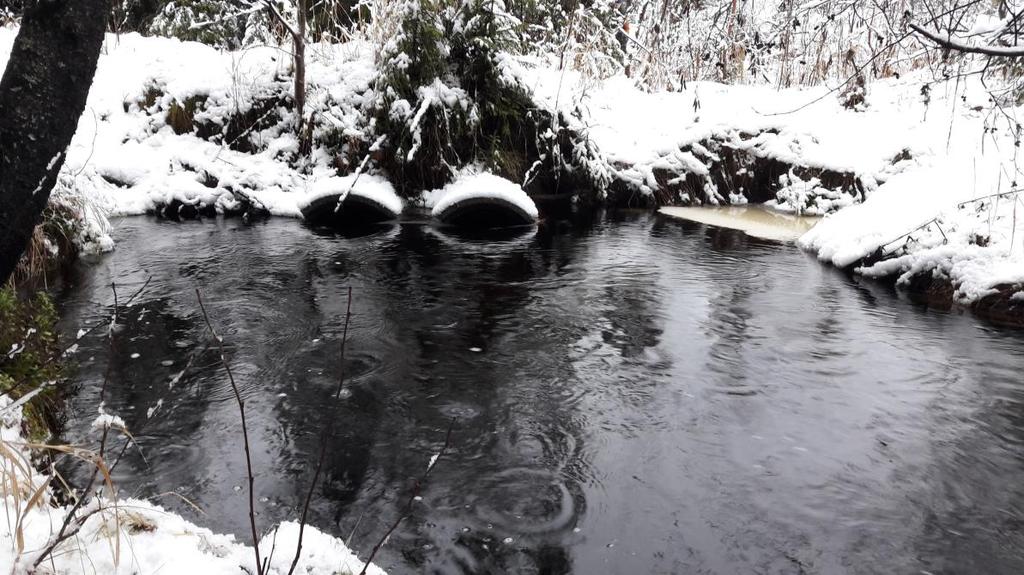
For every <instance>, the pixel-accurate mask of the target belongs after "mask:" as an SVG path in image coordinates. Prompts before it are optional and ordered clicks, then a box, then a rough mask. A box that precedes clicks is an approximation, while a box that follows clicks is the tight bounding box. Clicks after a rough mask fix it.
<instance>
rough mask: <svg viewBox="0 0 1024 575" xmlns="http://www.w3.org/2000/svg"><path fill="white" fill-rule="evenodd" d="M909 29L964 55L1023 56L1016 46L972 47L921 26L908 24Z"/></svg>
mask: <svg viewBox="0 0 1024 575" xmlns="http://www.w3.org/2000/svg"><path fill="white" fill-rule="evenodd" d="M910 29H911V30H913V31H914V32H917V33H918V34H920V35H922V36H924V37H925V38H928V39H929V40H931V41H932V42H935V43H936V44H938V45H939V46H942V47H943V48H948V49H949V50H953V51H954V52H963V53H965V54H982V55H984V56H993V57H996V58H1020V57H1021V56H1024V48H1021V47H1018V46H973V45H971V44H965V43H963V42H960V41H959V40H954V39H953V35H952V34H951V33H950V34H947V35H945V36H941V35H939V33H937V32H933V31H931V30H928V29H926V28H924V27H922V26H919V25H917V24H914V23H913V22H911V23H910Z"/></svg>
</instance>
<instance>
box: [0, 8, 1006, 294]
mask: <svg viewBox="0 0 1024 575" xmlns="http://www.w3.org/2000/svg"><path fill="white" fill-rule="evenodd" d="M15 33H16V31H15V30H13V29H10V28H3V29H0V66H2V65H5V64H6V61H5V60H6V56H7V53H8V52H9V50H10V45H11V43H12V42H13V38H14V35H15ZM287 60H288V58H286V57H285V55H284V54H283V53H282V52H281V51H280V50H278V49H276V48H273V47H257V48H249V49H245V50H242V51H238V52H225V51H219V50H216V49H214V48H210V47H208V46H203V45H200V44H195V43H187V42H180V41H178V40H174V39H165V38H143V37H140V36H138V35H134V34H127V35H123V36H120V37H114V36H109V37H108V39H107V42H106V45H105V47H104V53H103V56H102V57H101V59H100V65H99V70H98V72H97V77H96V81H95V83H94V86H93V89H92V92H91V94H90V98H89V104H88V108H87V110H86V112H85V114H84V115H83V117H82V120H81V122H80V125H79V131H78V133H77V135H76V138H75V140H74V142H73V144H72V147H71V150H70V151H69V155H68V161H67V164H66V166H65V168H64V171H63V178H62V180H63V181H64V184H62V186H61V187H62V188H65V189H74V190H75V191H76V192H80V193H83V194H87V195H88V197H89V199H90V200H91V202H92V203H93V204H96V205H100V206H103V208H104V209H105V210H106V211H107V212H108V213H109V214H115V215H116V214H138V213H143V212H145V211H147V210H152V209H154V208H155V207H156V206H160V205H165V204H167V203H169V202H170V201H171V200H173V199H177V200H179V201H182V202H184V203H198V202H203V203H205V204H208V205H213V206H217V207H219V208H230V207H232V206H233V205H235V204H236V203H237V202H238V198H239V197H243V198H251V199H252V200H254V201H255V202H257V203H258V204H261V205H262V206H264V207H266V208H267V209H268V210H269V211H270V212H271V213H272V214H276V215H283V216H298V215H299V206H300V203H301V202H302V201H303V200H304V199H308V198H309V197H311V194H313V195H315V194H317V193H318V191H321V190H323V189H325V186H327V187H331V186H330V185H328V184H330V183H331V182H335V183H337V181H338V180H336V179H332V178H336V177H337V176H338V173H337V170H336V168H335V165H336V161H337V158H332V157H330V155H329V154H328V153H327V152H326V151H325V150H324V149H321V148H314V150H313V152H312V155H311V159H310V160H309V161H308V162H307V163H305V164H303V165H302V166H300V167H299V169H296V168H295V167H294V166H293V165H290V163H289V162H288V161H287V159H288V157H289V156H290V155H291V154H292V153H293V152H294V151H296V150H297V149H298V145H299V144H298V141H297V139H296V137H295V136H294V133H293V130H291V129H289V127H290V125H289V121H293V119H291V116H290V111H289V110H288V109H286V106H280V107H279V108H278V109H276V110H273V112H274V114H276V115H277V116H278V117H279V118H280V120H279V121H277V122H274V123H273V124H272V125H270V126H269V127H266V128H265V129H263V130H256V129H254V130H252V131H251V132H247V133H245V134H244V135H243V136H242V137H245V138H249V139H251V140H252V141H253V142H254V147H255V151H254V152H253V153H242V152H239V151H235V150H232V149H231V148H230V147H229V146H228V145H226V144H224V143H215V142H213V141H208V140H207V139H203V138H200V137H197V136H195V135H192V134H183V135H178V134H175V133H174V130H173V129H172V126H170V125H168V121H167V110H169V109H170V108H171V107H172V106H173V105H174V103H175V102H177V103H183V102H187V101H188V100H189V99H190V98H192V97H194V96H201V97H202V98H205V105H204V106H203V108H202V110H201V111H200V112H199V113H198V114H197V115H196V121H197V122H210V123H212V124H214V125H215V124H217V123H223V122H225V121H226V119H227V118H229V117H231V116H232V114H236V115H237V113H238V112H240V111H246V110H248V109H249V108H251V107H252V106H254V105H255V104H254V102H255V101H256V100H257V99H258V98H259V96H260V95H261V94H262V95H264V96H265V95H266V94H267V93H270V92H273V91H274V90H277V92H278V93H280V92H281V83H282V77H283V76H286V75H287V71H288V62H287ZM502 65H503V74H504V76H505V77H506V78H508V79H510V80H513V81H518V82H520V83H521V84H522V85H524V86H525V87H527V88H528V89H529V90H531V91H532V92H533V94H534V97H535V100H536V101H537V102H538V103H539V104H541V105H542V106H545V107H547V108H549V109H550V110H552V111H555V110H557V111H560V112H561V113H562V114H563V116H564V117H566V118H568V119H569V121H570V122H572V123H573V124H574V128H576V129H578V130H580V131H581V132H582V133H584V134H585V135H586V137H587V138H588V140H589V143H590V144H592V145H593V146H594V148H595V149H596V150H598V157H597V158H596V159H593V158H591V159H590V160H589V161H590V162H592V163H594V164H596V165H592V166H590V169H591V171H593V172H595V173H606V174H607V176H608V179H609V181H613V180H614V181H618V182H622V183H625V185H627V186H629V187H631V188H632V189H635V190H636V191H637V193H640V194H652V193H654V192H655V191H656V188H657V187H658V186H660V185H663V183H659V181H658V178H657V177H656V172H658V170H662V171H665V170H667V171H669V172H671V173H675V174H682V175H684V176H685V175H686V174H694V175H697V176H700V175H706V174H705V172H707V170H708V166H707V158H709V157H715V153H714V152H713V151H710V150H707V149H705V148H703V146H702V145H701V142H706V141H708V139H709V138H714V139H716V141H720V142H725V143H726V144H727V145H728V146H730V147H733V148H736V149H741V150H745V151H746V152H748V153H750V154H752V155H754V156H757V157H761V158H769V159H771V160H773V161H775V160H777V161H778V162H781V163H782V164H785V165H788V166H795V167H801V168H810V169H820V170H831V171H833V172H838V173H843V174H851V175H852V176H855V178H856V181H857V183H858V187H857V191H856V192H854V193H837V192H836V190H832V189H827V188H826V187H825V186H823V185H822V183H821V182H820V181H818V179H817V178H816V177H808V176H807V175H806V174H804V175H803V176H800V175H799V174H796V173H794V172H793V171H792V170H791V171H790V173H789V174H786V175H784V176H783V177H782V181H781V183H780V189H779V190H778V192H777V193H776V194H775V200H774V202H771V203H772V204H773V205H774V206H775V207H776V208H778V209H781V210H788V211H794V210H805V211H808V212H810V213H819V214H824V213H827V214H829V215H828V216H827V217H826V218H825V219H824V220H823V221H822V222H821V223H820V224H819V225H818V226H817V227H815V228H814V229H813V230H812V231H811V232H809V233H808V234H806V235H805V236H804V237H803V238H802V239H801V240H800V244H801V245H802V246H803V247H804V248H805V249H808V250H811V251H813V252H815V253H816V254H818V256H819V257H820V258H821V259H822V260H824V261H827V262H829V263H831V264H834V265H837V266H841V267H847V266H857V265H860V264H861V263H862V262H864V260H865V258H869V259H868V260H867V261H869V262H877V260H878V259H879V257H878V256H884V257H882V258H881V260H882V261H880V262H878V263H873V265H866V266H862V267H861V268H860V269H859V271H860V272H862V273H864V274H866V275H870V276H882V275H892V274H896V275H900V276H902V278H903V280H907V279H909V277H910V275H912V274H917V273H922V272H924V273H935V274H938V275H939V276H941V277H943V278H945V279H948V280H949V281H951V282H952V283H953V284H954V285H955V286H956V287H957V292H956V297H957V299H959V301H961V302H963V303H970V302H972V301H975V300H977V299H978V298H980V297H983V296H984V295H986V294H988V293H991V292H992V290H993V288H994V287H995V286H997V285H1015V284H1019V283H1022V282H1024V233H1022V234H1020V235H1018V234H1017V229H1016V227H1017V226H1016V219H1017V218H1016V216H1017V210H1018V208H1022V209H1024V200H1022V199H1020V198H1018V197H1017V196H1016V195H1015V194H1008V195H1006V196H1002V197H996V198H991V199H987V200H982V201H978V199H979V198H985V197H987V196H991V195H993V194H998V193H1005V192H1009V191H1010V190H1013V189H1014V188H1015V187H1016V185H1017V179H1018V178H1017V176H1018V174H1021V170H1020V168H1021V166H1020V164H1019V159H1018V157H1017V150H1018V148H1017V146H1018V141H1017V138H1018V134H1017V132H1018V131H1019V128H1018V127H1017V124H1016V120H1015V118H1016V114H1017V112H1018V110H1017V108H1013V107H1002V108H999V107H997V106H995V105H994V103H993V102H992V101H990V99H989V97H988V94H987V92H986V91H985V90H984V89H983V87H982V85H981V83H980V80H979V79H978V76H976V75H975V76H967V77H964V78H953V79H949V80H945V81H938V82H935V81H933V75H932V73H931V71H928V70H921V71H918V72H916V73H911V74H904V75H903V76H901V77H898V78H895V77H894V78H890V79H886V80H876V81H873V82H872V83H871V84H870V85H869V86H868V94H867V106H866V108H864V109H862V110H857V111H855V110H849V109H845V108H843V107H842V106H841V105H840V103H839V98H838V97H837V93H838V92H839V90H838V89H837V90H830V89H829V87H818V88H806V89H800V88H794V89H787V90H776V89H774V88H773V87H770V86H753V85H722V84H716V83H709V82H693V83H690V84H688V85H687V86H686V87H685V88H684V89H683V90H681V91H677V92H662V93H647V92H644V91H642V90H639V89H637V88H636V87H634V85H633V83H632V81H631V80H630V79H629V78H626V77H624V76H616V77H612V78H608V79H605V80H595V79H593V78H585V77H583V76H581V75H580V74H578V73H576V72H566V71H559V70H558V69H557V68H556V67H554V66H552V65H550V64H549V63H546V62H544V61H541V60H538V59H536V58H528V57H519V58H513V57H507V58H504V59H503V64H502ZM376 69H377V63H376V62H375V50H374V47H373V46H372V45H370V44H368V43H366V42H361V41H353V42H349V43H346V44H336V45H328V44H318V45H314V46H311V48H310V50H309V69H308V72H307V75H308V79H309V85H310V89H309V92H310V94H309V102H308V104H307V108H308V109H315V110H318V114H321V115H322V117H323V118H324V119H326V120H327V122H328V123H329V125H330V126H332V128H331V129H332V134H331V135H332V136H333V137H335V138H343V139H344V138H351V139H352V140H353V141H356V140H361V141H363V142H368V141H371V140H372V138H373V137H374V135H373V134H370V133H368V132H369V131H370V130H371V128H370V126H371V125H372V122H371V121H370V118H367V117H366V110H367V109H368V108H367V106H366V104H367V103H368V102H369V101H370V100H371V99H372V98H374V97H375V95H374V93H373V82H374V78H375V75H376ZM154 87H155V88H156V90H153V88H154ZM147 96H148V97H149V98H147ZM320 129H322V127H321V128H320ZM321 135H323V134H321ZM357 160H358V158H357ZM352 167H353V166H352V164H351V163H349V169H351V168H352ZM371 171H372V167H371ZM368 181H377V180H368ZM733 192H736V193H733ZM739 192H742V190H738V191H735V190H730V191H728V193H725V192H722V193H719V192H718V191H717V190H708V193H707V197H708V198H710V199H711V200H713V201H721V202H722V203H743V202H744V201H745V197H744V196H743V195H742V194H741V193H739ZM422 199H423V202H422V203H424V204H427V205H428V206H429V205H432V204H434V203H436V202H437V201H439V200H440V197H439V193H438V192H436V191H435V192H431V191H427V192H425V194H424V197H423V198H422ZM392 203H393V202H392ZM1021 215H1022V216H1024V213H1022V214H1021ZM101 224H102V222H99V223H97V224H96V225H97V228H102V225H101ZM101 231H102V230H101V229H100V230H99V231H98V232H97V233H96V234H94V235H96V236H102V233H101ZM1021 231H1022V232H1024V230H1021ZM911 232H912V233H911ZM97 244H99V245H100V247H109V243H108V242H104V241H98V242H97ZM1017 244H1021V245H1017Z"/></svg>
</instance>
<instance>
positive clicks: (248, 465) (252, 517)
mask: <svg viewBox="0 0 1024 575" xmlns="http://www.w3.org/2000/svg"><path fill="white" fill-rule="evenodd" d="M196 299H197V300H199V309H200V310H202V312H203V321H205V322H206V327H207V329H209V330H210V334H212V335H213V339H214V341H216V342H217V348H218V350H219V351H220V361H221V363H222V364H223V365H224V370H225V371H227V373H228V381H230V382H231V391H233V392H234V394H235V401H237V402H238V413H239V415H241V418H242V443H243V446H244V448H245V470H246V473H247V475H248V479H249V528H250V529H251V530H252V548H253V552H254V553H255V554H256V573H257V575H263V563H262V562H261V561H260V542H259V537H258V535H257V531H256V502H255V500H254V496H253V484H254V483H255V479H254V478H253V474H252V454H251V453H250V449H249V427H248V424H247V423H246V420H245V401H244V400H243V399H242V394H241V393H239V391H238V385H236V384H235V376H234V374H232V373H231V365H230V364H228V360H227V357H226V356H225V355H224V340H223V339H221V337H220V336H219V335H217V331H216V330H215V329H213V324H212V323H210V316H209V315H208V314H207V313H206V306H205V305H203V296H202V294H201V293H200V292H199V288H196Z"/></svg>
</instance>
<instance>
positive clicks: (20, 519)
mask: <svg viewBox="0 0 1024 575" xmlns="http://www.w3.org/2000/svg"><path fill="white" fill-rule="evenodd" d="M100 418H101V419H102V418H104V416H100ZM106 420H107V421H111V420H113V418H110V417H107V418H106ZM101 423H102V422H101ZM30 447H31V446H30V445H29V444H28V443H27V441H26V439H25V438H24V436H23V435H22V433H21V409H20V408H19V407H17V406H13V405H12V402H11V400H10V399H9V398H8V397H6V396H0V450H2V454H3V457H0V478H2V481H0V497H2V498H3V504H4V509H5V511H6V513H5V514H4V518H5V519H4V520H3V521H0V566H2V568H3V569H4V571H5V572H9V573H55V574H57V575H61V574H71V573H104V574H110V575H117V574H122V573H123V574H139V575H142V574H152V573H163V574H167V575H175V574H182V575H198V574H203V575H219V574H223V575H237V574H238V573H243V572H248V573H255V572H256V569H255V558H254V554H253V549H252V547H250V546H246V545H244V544H242V543H239V542H238V541H236V540H235V538H234V537H233V536H230V535H219V534H216V533H213V532H212V531H210V530H209V529H204V528H202V527H198V526H196V525H194V524H192V523H190V522H189V521H186V520H185V519H183V518H182V517H180V516H178V515H175V514H174V513H171V512H169V511H166V510H164V509H162V508H160V507H159V506H157V505H154V504H152V503H150V502H148V501H140V500H137V499H106V498H96V499H93V500H92V501H91V502H88V503H86V504H85V505H84V506H83V508H82V509H81V510H80V512H79V516H86V517H88V519H87V520H86V521H85V523H84V525H82V527H81V529H80V530H79V531H78V532H77V534H76V535H74V536H72V537H70V538H68V539H67V540H66V541H64V542H63V543H61V544H60V545H58V546H57V547H56V548H55V550H54V551H53V552H52V553H49V554H47V555H46V557H45V558H44V560H43V561H42V562H41V563H40V565H39V568H38V570H34V569H32V564H33V563H35V562H36V560H37V559H38V558H39V557H40V555H41V553H42V552H43V550H44V549H46V548H47V547H48V546H49V543H50V542H51V541H52V540H53V539H52V538H55V537H56V535H57V533H59V532H60V529H61V525H62V523H63V522H64V519H65V516H66V515H67V512H68V509H69V508H68V507H63V506H55V505H52V504H51V490H50V486H51V485H52V484H54V483H55V482H57V481H59V480H58V478H57V476H56V475H55V474H43V473H39V472H37V471H36V470H35V469H34V468H33V466H32V458H31V449H30ZM80 455H82V456H85V454H80ZM114 487H115V488H116V486H114ZM298 539H299V525H298V524H297V523H293V522H288V523H282V524H281V525H279V526H277V528H276V529H273V530H271V531H270V532H269V533H267V534H266V535H264V536H263V539H262V540H261V542H260V550H261V552H262V557H263V558H264V559H269V562H268V563H267V566H268V568H267V570H266V573H268V574H269V575H282V574H285V573H288V572H289V569H290V567H291V562H292V559H293V557H294V554H295V547H296V543H297V542H298ZM362 568H363V562H362V561H360V560H359V558H358V557H356V556H355V555H354V554H353V553H352V552H351V551H350V550H349V549H348V547H346V546H345V544H344V543H343V542H342V541H341V540H340V539H336V538H334V537H331V536H329V535H327V534H325V533H323V532H321V531H319V530H317V529H316V528H314V527H312V526H308V525H307V526H306V528H305V533H304V535H303V538H302V555H301V557H300V559H299V563H298V565H297V568H296V570H295V573H303V574H306V575H355V574H357V573H359V572H360V571H361V570H362ZM366 572H367V573H370V574H373V575H384V571H382V570H381V569H379V568H378V567H377V566H375V565H370V566H369V567H368V568H367V570H366Z"/></svg>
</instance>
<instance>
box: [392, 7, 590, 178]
mask: <svg viewBox="0 0 1024 575" xmlns="http://www.w3.org/2000/svg"><path fill="white" fill-rule="evenodd" d="M400 21H401V24H400V26H399V28H398V30H397V31H396V32H395V34H394V35H393V37H392V38H391V39H390V40H389V41H388V42H386V43H385V45H384V48H383V50H382V53H383V55H384V56H383V61H382V63H381V75H380V80H379V82H378V86H377V92H378V94H379V97H378V100H377V102H376V104H375V106H376V120H377V124H376V126H377V132H378V134H381V135H383V136H385V142H384V144H383V145H384V147H385V149H386V150H388V151H389V153H387V154H384V155H383V167H384V168H385V169H386V170H387V171H388V172H389V175H390V176H391V177H392V180H393V181H395V182H396V185H397V186H398V187H399V189H400V191H401V192H402V193H403V194H405V195H413V194H416V193H418V192H420V191H422V190H429V189H437V188H440V187H442V186H444V185H445V184H447V183H448V182H449V181H451V178H452V176H453V175H454V174H455V173H456V172H458V171H459V170H460V169H461V168H463V167H465V166H469V165H482V166H485V167H487V168H488V169H490V170H491V171H494V172H495V173H497V174H499V175H501V176H502V177H505V178H507V179H510V180H513V181H517V182H522V183H523V184H524V185H527V184H530V183H531V182H541V181H544V180H545V179H546V180H548V182H550V181H551V180H557V176H554V177H552V174H553V173H554V172H558V171H561V170H563V167H564V166H563V163H564V162H563V160H566V159H569V160H571V159H572V158H573V151H572V150H573V147H574V146H575V144H576V141H575V140H574V139H573V138H572V137H570V136H571V135H572V134H573V132H571V131H569V130H566V129H565V126H564V125H562V124H563V122H562V121H561V119H560V118H556V117H555V116H553V115H552V114H551V113H550V112H548V111H546V110H544V109H542V108H541V107H539V106H537V105H536V103H534V102H533V100H532V97H531V95H530V91H529V90H528V89H527V88H526V87H525V86H523V85H522V84H521V82H520V80H519V79H518V77H517V75H516V73H515V70H514V64H513V63H512V62H511V61H510V60H509V58H510V56H509V52H510V51H514V50H517V49H518V47H519V45H520V32H519V31H520V29H521V26H522V23H521V21H520V20H519V19H518V18H517V17H516V16H514V15H513V14H511V13H510V12H509V11H508V10H507V9H506V7H505V4H504V2H503V0H464V1H450V2H441V3H434V2H431V1H426V0H425V1H423V2H419V1H415V0H408V1H406V2H404V3H403V4H402V11H401V20H400ZM563 148H564V150H563ZM545 176H547V177H546V178H545Z"/></svg>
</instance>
